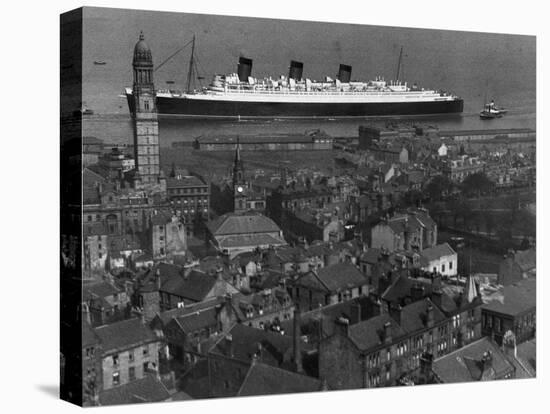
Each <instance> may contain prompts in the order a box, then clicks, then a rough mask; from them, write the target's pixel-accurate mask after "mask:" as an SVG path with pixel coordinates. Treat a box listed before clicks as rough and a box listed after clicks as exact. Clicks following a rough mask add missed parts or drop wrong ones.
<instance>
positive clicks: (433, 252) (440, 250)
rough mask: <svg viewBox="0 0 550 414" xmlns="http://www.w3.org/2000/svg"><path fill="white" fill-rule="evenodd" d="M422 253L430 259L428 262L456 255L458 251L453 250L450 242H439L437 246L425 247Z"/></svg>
mask: <svg viewBox="0 0 550 414" xmlns="http://www.w3.org/2000/svg"><path fill="white" fill-rule="evenodd" d="M420 254H421V255H422V257H423V258H424V259H426V260H428V262H433V261H434V260H439V259H440V258H442V257H444V256H451V255H454V254H456V252H455V251H454V250H453V248H452V247H451V246H449V243H442V244H438V245H436V246H433V247H429V248H427V249H424V250H422V252H421V253H420Z"/></svg>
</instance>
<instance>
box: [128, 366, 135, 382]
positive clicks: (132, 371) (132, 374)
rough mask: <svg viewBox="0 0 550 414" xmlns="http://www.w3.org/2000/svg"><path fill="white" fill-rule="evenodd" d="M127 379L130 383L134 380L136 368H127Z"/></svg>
mask: <svg viewBox="0 0 550 414" xmlns="http://www.w3.org/2000/svg"><path fill="white" fill-rule="evenodd" d="M128 378H129V379H130V381H133V380H135V379H136V368H135V367H130V368H128Z"/></svg>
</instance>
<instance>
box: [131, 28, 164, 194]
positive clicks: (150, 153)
mask: <svg viewBox="0 0 550 414" xmlns="http://www.w3.org/2000/svg"><path fill="white" fill-rule="evenodd" d="M132 66H133V69H134V86H133V90H132V93H133V96H134V111H133V114H132V115H133V118H134V158H135V162H136V171H137V175H138V177H139V178H140V180H141V183H142V185H143V186H144V187H151V186H154V185H157V184H159V181H160V178H161V171H160V157H159V132H158V116H157V108H156V104H155V86H154V84H153V57H152V55H151V49H149V46H147V43H145V36H144V35H143V32H141V33H140V35H139V41H138V42H137V43H136V46H135V47H134V59H133V62H132Z"/></svg>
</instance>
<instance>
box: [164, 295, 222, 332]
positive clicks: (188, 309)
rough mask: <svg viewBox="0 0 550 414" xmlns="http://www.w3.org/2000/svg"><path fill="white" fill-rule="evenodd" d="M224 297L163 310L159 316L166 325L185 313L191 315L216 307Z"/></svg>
mask: <svg viewBox="0 0 550 414" xmlns="http://www.w3.org/2000/svg"><path fill="white" fill-rule="evenodd" d="M224 300H225V299H224V298H223V297H215V298H212V299H207V300H205V301H202V302H197V303H193V304H191V305H187V306H185V307H183V308H175V309H170V310H167V311H164V312H161V313H160V314H159V315H158V317H159V318H160V320H161V321H162V323H163V324H164V325H166V324H167V323H168V322H170V321H171V320H172V318H178V317H182V316H185V315H189V314H192V313H196V312H200V311H203V310H206V309H209V308H215V307H216V306H218V305H220V304H222V303H223V302H224Z"/></svg>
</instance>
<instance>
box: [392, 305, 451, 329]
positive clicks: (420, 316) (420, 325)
mask: <svg viewBox="0 0 550 414" xmlns="http://www.w3.org/2000/svg"><path fill="white" fill-rule="evenodd" d="M430 305H431V306H432V309H433V315H434V325H437V324H438V323H439V322H442V321H444V320H445V319H446V318H445V315H443V313H442V312H441V311H440V310H439V308H438V307H437V306H435V305H434V304H433V302H432V301H431V300H430V299H424V300H419V301H416V302H413V303H411V304H409V305H407V306H404V307H403V308H402V309H401V321H400V323H399V324H400V326H401V328H403V330H404V331H405V332H407V333H408V334H411V333H413V332H418V331H421V330H423V329H426V327H427V325H426V324H427V314H428V306H430Z"/></svg>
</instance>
